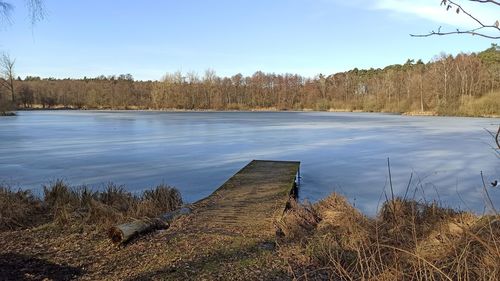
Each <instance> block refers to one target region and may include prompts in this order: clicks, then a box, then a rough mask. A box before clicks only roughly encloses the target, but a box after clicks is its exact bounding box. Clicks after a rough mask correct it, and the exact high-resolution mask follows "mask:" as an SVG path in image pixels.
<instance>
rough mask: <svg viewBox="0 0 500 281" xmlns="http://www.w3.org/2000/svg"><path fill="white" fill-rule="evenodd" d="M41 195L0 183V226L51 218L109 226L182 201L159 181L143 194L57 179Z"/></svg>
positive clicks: (25, 225)
mask: <svg viewBox="0 0 500 281" xmlns="http://www.w3.org/2000/svg"><path fill="white" fill-rule="evenodd" d="M43 194H44V196H43V199H40V198H37V197H35V196H33V195H32V193H31V192H30V191H27V190H19V191H12V189H10V188H5V187H0V206H2V208H0V230H12V229H22V228H29V227H33V226H36V225H42V224H44V223H48V222H53V223H55V224H59V225H72V226H75V225H76V226H78V225H85V226H92V227H96V228H108V227H109V226H111V225H112V224H116V223H120V222H125V221H126V220H130V219H134V218H148V217H156V216H159V215H161V214H163V213H165V212H168V211H173V210H175V209H177V208H179V207H180V206H181V205H182V199H181V196H180V193H179V192H178V191H177V189H175V188H172V187H169V186H166V185H159V186H157V187H156V188H155V189H154V190H147V191H145V192H144V193H142V195H140V196H138V195H133V194H132V193H130V192H128V191H126V190H125V189H124V188H123V187H121V186H116V185H114V184H112V183H110V184H108V185H107V186H106V188H105V189H104V190H103V191H93V190H92V189H91V188H88V187H85V186H82V187H73V188H72V187H69V186H68V185H66V184H65V183H64V182H62V181H60V180H58V181H56V182H55V183H53V184H51V185H49V186H44V187H43Z"/></svg>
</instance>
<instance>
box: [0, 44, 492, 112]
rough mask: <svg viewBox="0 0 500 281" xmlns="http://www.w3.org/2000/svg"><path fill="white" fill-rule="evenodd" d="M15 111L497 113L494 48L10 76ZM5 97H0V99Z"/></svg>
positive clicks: (5, 95)
mask: <svg viewBox="0 0 500 281" xmlns="http://www.w3.org/2000/svg"><path fill="white" fill-rule="evenodd" d="M15 85H16V96H15V104H17V107H18V108H32V107H34V106H36V107H43V108H55V107H59V108H60V107H65V108H78V109H180V110H211V109H213V110H252V109H263V110H266V109H267V110H362V111H374V112H435V113H437V114H443V115H499V114H500V47H498V46H497V45H495V44H494V45H492V47H491V48H489V49H487V50H485V51H483V52H480V53H471V54H459V55H456V56H451V55H444V54H442V55H440V56H438V57H436V58H435V59H433V60H432V61H430V62H428V63H424V62H422V61H421V60H418V61H414V60H408V61H406V62H405V63H404V64H396V65H390V66H387V67H385V68H383V69H362V70H360V69H357V68H355V69H353V70H350V71H347V72H341V73H336V74H333V75H329V76H324V75H319V76H317V77H314V78H306V77H303V76H300V75H297V74H274V73H263V72H261V71H258V72H255V73H254V74H253V75H252V76H243V75H241V74H236V75H234V76H231V77H219V76H217V75H216V73H215V72H214V71H213V70H207V71H205V73H204V74H203V75H202V76H200V75H198V74H196V73H181V72H175V73H169V74H166V75H165V76H164V77H163V78H162V79H161V80H160V81H134V79H133V77H132V76H131V75H129V74H125V75H119V76H99V77H96V78H84V79H53V78H40V77H26V78H25V79H21V78H18V79H17V81H16V82H15ZM1 94H2V96H3V97H8V94H7V93H5V92H4V93H1Z"/></svg>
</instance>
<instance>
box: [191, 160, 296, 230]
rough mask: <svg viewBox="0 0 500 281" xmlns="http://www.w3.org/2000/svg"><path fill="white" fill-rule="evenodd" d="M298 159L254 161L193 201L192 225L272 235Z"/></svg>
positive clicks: (292, 181)
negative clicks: (274, 221) (202, 196)
mask: <svg viewBox="0 0 500 281" xmlns="http://www.w3.org/2000/svg"><path fill="white" fill-rule="evenodd" d="M299 166H300V162H292V161H264V160H253V161H252V162H250V163H249V164H248V165H246V166H245V167H244V168H242V169H241V170H240V171H239V172H237V173H236V174H235V175H234V176H233V177H231V178H230V179H229V180H227V181H226V182H225V183H224V184H223V185H222V186H221V187H220V188H218V189H217V190H216V191H215V192H214V193H213V194H212V195H210V196H209V197H207V198H206V199H203V200H201V201H199V202H197V203H195V204H194V209H195V210H196V217H197V218H196V219H195V220H196V222H194V223H195V224H201V225H203V226H205V227H211V228H222V229H223V230H224V228H231V230H235V228H236V229H237V230H238V231H239V232H240V233H242V234H245V235H246V236H254V235H257V236H269V235H274V234H275V231H276V229H275V228H274V224H273V220H274V219H275V218H276V216H279V215H280V214H281V213H282V212H283V210H284V208H285V206H286V203H287V201H288V200H289V196H290V194H291V192H292V190H293V188H294V183H295V178H296V175H297V173H298V171H299Z"/></svg>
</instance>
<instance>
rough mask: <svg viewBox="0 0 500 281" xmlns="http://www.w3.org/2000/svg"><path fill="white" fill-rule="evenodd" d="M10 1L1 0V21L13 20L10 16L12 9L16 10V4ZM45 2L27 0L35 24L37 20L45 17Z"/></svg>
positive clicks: (31, 19) (41, 0)
mask: <svg viewBox="0 0 500 281" xmlns="http://www.w3.org/2000/svg"><path fill="white" fill-rule="evenodd" d="M9 2H10V1H3V0H0V21H2V20H5V21H7V22H8V23H10V22H11V18H10V16H11V13H12V11H13V10H14V6H13V5H12V4H10V3H9ZM43 2H44V1H43V0H25V3H26V6H27V8H28V11H29V18H30V21H31V24H32V25H35V24H36V23H37V22H39V21H41V20H43V19H44V18H45V9H44V5H43Z"/></svg>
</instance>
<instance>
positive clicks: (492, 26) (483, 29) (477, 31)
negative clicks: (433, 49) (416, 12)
mask: <svg viewBox="0 0 500 281" xmlns="http://www.w3.org/2000/svg"><path fill="white" fill-rule="evenodd" d="M467 1H469V2H476V3H479V4H492V5H495V6H496V7H497V8H500V1H497V0H467ZM441 6H444V7H445V9H446V10H447V11H454V12H456V13H457V14H460V13H462V14H465V15H466V16H467V17H469V18H470V19H472V20H473V21H474V22H475V23H476V27H474V28H470V29H459V28H457V29H455V30H450V31H442V30H441V27H439V28H438V29H437V31H435V30H433V31H431V32H429V33H426V34H410V35H411V36H413V37H429V36H435V35H437V36H442V35H451V34H470V35H477V36H481V37H485V38H489V39H500V21H499V20H500V19H497V20H496V21H495V22H493V23H486V22H484V20H483V19H480V18H479V17H477V16H474V15H473V14H472V13H470V12H469V11H468V10H467V9H465V8H463V6H462V5H460V4H458V3H457V2H456V1H452V0H441ZM498 11H499V12H500V9H498ZM499 14H500V13H499Z"/></svg>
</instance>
